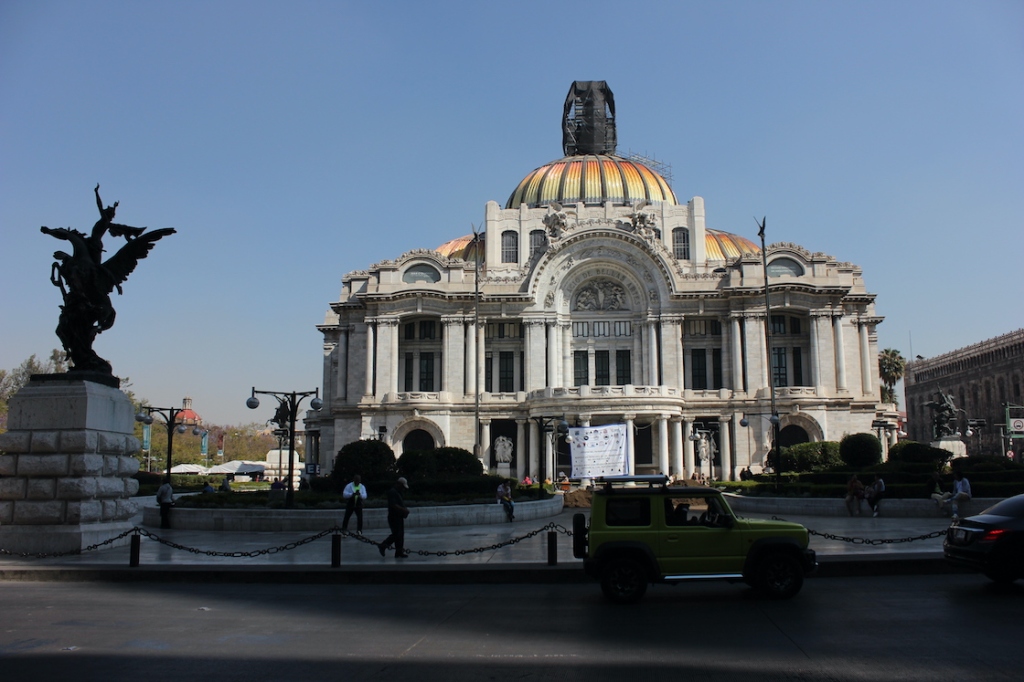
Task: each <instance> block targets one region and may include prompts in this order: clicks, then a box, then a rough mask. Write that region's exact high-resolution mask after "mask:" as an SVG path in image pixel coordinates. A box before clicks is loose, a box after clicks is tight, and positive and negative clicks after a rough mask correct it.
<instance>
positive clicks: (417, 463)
mask: <svg viewBox="0 0 1024 682" xmlns="http://www.w3.org/2000/svg"><path fill="white" fill-rule="evenodd" d="M434 452H435V451H434V450H410V451H409V452H404V453H402V456H401V457H399V458H398V464H397V467H398V473H399V474H401V475H402V476H405V477H406V478H408V479H410V480H416V481H427V480H430V479H433V478H436V477H437V458H436V457H435V456H434Z"/></svg>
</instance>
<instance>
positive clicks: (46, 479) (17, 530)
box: [0, 375, 173, 553]
mask: <svg viewBox="0 0 1024 682" xmlns="http://www.w3.org/2000/svg"><path fill="white" fill-rule="evenodd" d="M64 376H65V375H48V376H47V377H46V378H45V379H40V378H33V379H32V381H30V382H29V384H28V385H27V386H25V387H24V388H22V389H21V390H20V391H18V393H16V394H15V395H14V397H12V398H11V400H10V403H9V411H8V423H7V427H8V431H7V432H6V433H3V434H0V452H2V453H4V454H0V548H2V549H5V550H8V551H11V552H27V553H54V552H70V551H75V550H81V549H84V548H85V547H89V546H90V545H94V544H98V543H101V542H105V541H107V540H110V539H112V538H115V537H117V536H118V535H120V534H122V533H125V532H126V531H129V530H131V528H132V524H131V521H130V519H131V518H132V516H134V515H135V513H136V511H137V508H136V503H135V502H134V501H133V500H131V499H130V498H131V496H132V495H134V494H135V493H136V492H138V489H139V483H138V481H136V480H135V479H134V478H132V475H133V474H135V472H137V471H138V470H139V462H138V460H136V459H135V458H134V457H133V456H132V455H133V454H134V453H135V452H136V451H138V449H139V441H138V439H137V438H135V436H134V435H133V432H134V425H135V422H134V414H133V412H134V409H133V406H132V403H131V400H129V399H128V396H126V395H125V394H124V393H122V392H121V391H119V390H118V389H116V388H114V387H112V386H108V385H104V384H100V383H96V382H93V381H82V380H75V379H66V378H63V377H64ZM58 377H60V378H58ZM111 379H112V380H113V381H115V382H116V381H117V380H116V379H114V378H113V377H111ZM172 523H173V521H172ZM129 542H130V539H129V537H128V536H127V535H126V536H125V537H123V538H121V539H120V540H117V541H115V542H112V543H110V544H109V545H108V546H110V547H116V546H119V545H126V544H128V543H129Z"/></svg>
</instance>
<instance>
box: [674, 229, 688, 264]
mask: <svg viewBox="0 0 1024 682" xmlns="http://www.w3.org/2000/svg"><path fill="white" fill-rule="evenodd" d="M672 255H673V256H675V257H676V259H677V260H690V231H689V230H688V229H686V228H685V227H677V228H675V229H674V230H672Z"/></svg>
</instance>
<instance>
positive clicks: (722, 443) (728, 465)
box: [718, 416, 736, 481]
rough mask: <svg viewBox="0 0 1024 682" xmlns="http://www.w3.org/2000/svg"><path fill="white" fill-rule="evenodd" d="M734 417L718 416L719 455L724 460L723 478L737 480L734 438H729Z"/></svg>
mask: <svg viewBox="0 0 1024 682" xmlns="http://www.w3.org/2000/svg"><path fill="white" fill-rule="evenodd" d="M731 422H732V417H730V416H724V417H719V418H718V448H719V457H720V459H721V460H722V480H723V481H735V480H736V465H735V462H736V458H735V457H733V452H732V440H731V439H730V438H729V424H730V423H731Z"/></svg>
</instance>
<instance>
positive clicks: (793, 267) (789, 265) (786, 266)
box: [768, 258, 804, 277]
mask: <svg viewBox="0 0 1024 682" xmlns="http://www.w3.org/2000/svg"><path fill="white" fill-rule="evenodd" d="M803 274H804V268H803V266H802V265H800V264H799V263H797V262H796V261H795V260H793V259H792V258H776V259H775V260H773V261H772V262H771V263H769V264H768V276H769V277H778V276H780V275H791V276H793V277H800V276H801V275H803Z"/></svg>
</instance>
